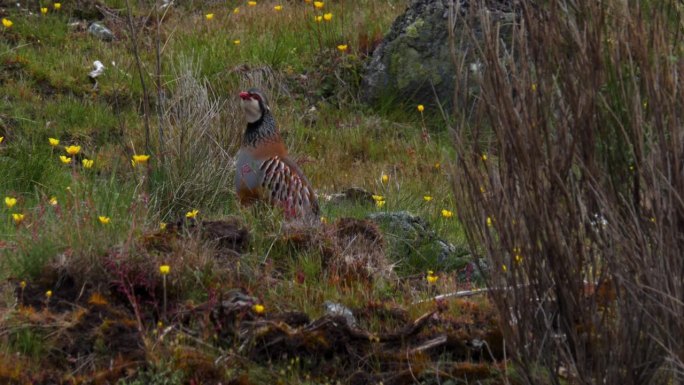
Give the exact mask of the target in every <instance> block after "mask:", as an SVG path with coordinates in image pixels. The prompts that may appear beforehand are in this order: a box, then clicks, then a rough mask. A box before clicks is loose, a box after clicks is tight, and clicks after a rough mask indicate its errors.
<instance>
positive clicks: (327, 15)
mask: <svg viewBox="0 0 684 385" xmlns="http://www.w3.org/2000/svg"><path fill="white" fill-rule="evenodd" d="M323 20H325V21H330V20H332V13H326V14H325V15H323Z"/></svg>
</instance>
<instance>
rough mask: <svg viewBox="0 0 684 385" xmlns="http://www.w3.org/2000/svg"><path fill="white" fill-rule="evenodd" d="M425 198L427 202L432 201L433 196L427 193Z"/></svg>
mask: <svg viewBox="0 0 684 385" xmlns="http://www.w3.org/2000/svg"><path fill="white" fill-rule="evenodd" d="M423 200H424V201H425V202H430V201H431V200H432V197H431V196H429V195H425V196H423Z"/></svg>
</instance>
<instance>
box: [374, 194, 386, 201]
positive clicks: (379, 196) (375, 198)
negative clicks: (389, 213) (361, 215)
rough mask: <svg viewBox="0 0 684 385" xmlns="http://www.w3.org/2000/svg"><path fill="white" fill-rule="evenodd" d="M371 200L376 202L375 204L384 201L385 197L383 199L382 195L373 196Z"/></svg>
mask: <svg viewBox="0 0 684 385" xmlns="http://www.w3.org/2000/svg"><path fill="white" fill-rule="evenodd" d="M372 198H373V200H374V201H376V202H377V201H384V200H385V197H383V196H382V195H373V196H372Z"/></svg>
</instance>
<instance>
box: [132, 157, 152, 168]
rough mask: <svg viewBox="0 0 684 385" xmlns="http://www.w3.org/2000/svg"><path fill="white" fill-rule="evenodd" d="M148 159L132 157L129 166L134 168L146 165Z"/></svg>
mask: <svg viewBox="0 0 684 385" xmlns="http://www.w3.org/2000/svg"><path fill="white" fill-rule="evenodd" d="M149 159H150V156H149V155H133V158H132V159H131V165H132V166H133V167H136V166H137V165H139V164H146V163H147V161H148V160H149Z"/></svg>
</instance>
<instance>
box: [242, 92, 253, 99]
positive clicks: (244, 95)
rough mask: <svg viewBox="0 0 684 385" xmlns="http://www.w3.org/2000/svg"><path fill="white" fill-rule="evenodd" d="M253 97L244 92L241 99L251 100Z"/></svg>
mask: <svg viewBox="0 0 684 385" xmlns="http://www.w3.org/2000/svg"><path fill="white" fill-rule="evenodd" d="M251 98H252V97H251V96H250V95H249V92H245V91H242V92H240V99H242V100H249V99H251Z"/></svg>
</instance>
